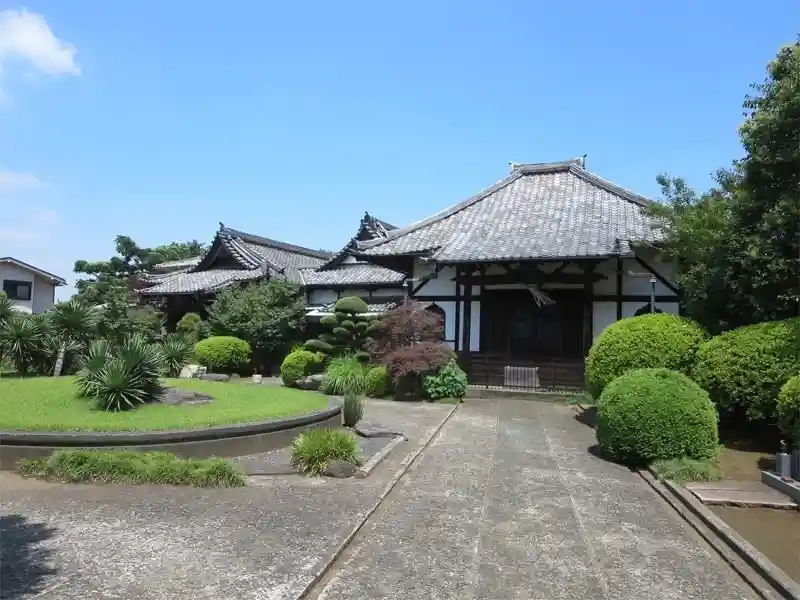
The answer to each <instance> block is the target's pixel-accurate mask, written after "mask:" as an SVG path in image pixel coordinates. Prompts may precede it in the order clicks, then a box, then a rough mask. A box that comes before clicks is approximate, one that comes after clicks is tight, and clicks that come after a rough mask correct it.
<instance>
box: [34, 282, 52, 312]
mask: <svg viewBox="0 0 800 600" xmlns="http://www.w3.org/2000/svg"><path fill="white" fill-rule="evenodd" d="M31 295H32V296H33V312H35V313H40V312H45V311H47V310H50V309H51V308H53V304H54V303H55V297H56V287H55V286H54V285H53V284H52V283H50V282H49V281H47V280H46V279H42V278H41V277H36V278H35V280H34V283H33V294H31Z"/></svg>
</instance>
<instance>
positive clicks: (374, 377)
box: [364, 365, 392, 398]
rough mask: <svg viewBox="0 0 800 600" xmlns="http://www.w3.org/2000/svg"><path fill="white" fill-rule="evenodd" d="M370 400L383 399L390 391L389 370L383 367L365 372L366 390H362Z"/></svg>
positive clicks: (390, 379)
mask: <svg viewBox="0 0 800 600" xmlns="http://www.w3.org/2000/svg"><path fill="white" fill-rule="evenodd" d="M364 391H365V393H366V394H367V396H369V397H370V398H383V397H385V396H388V395H389V394H390V393H391V391H392V376H391V375H389V370H388V369H387V368H386V367H384V366H383V365H378V366H377V367H372V368H371V369H370V370H369V371H367V380H366V389H365V390H364Z"/></svg>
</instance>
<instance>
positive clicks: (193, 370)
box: [178, 365, 206, 379]
mask: <svg viewBox="0 0 800 600" xmlns="http://www.w3.org/2000/svg"><path fill="white" fill-rule="evenodd" d="M205 371H206V368H205V367H203V366H200V365H186V366H185V367H183V368H182V369H181V372H180V375H178V378H179V379H194V378H195V377H198V376H199V375H201V374H203V373H205Z"/></svg>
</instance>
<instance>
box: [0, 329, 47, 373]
mask: <svg viewBox="0 0 800 600" xmlns="http://www.w3.org/2000/svg"><path fill="white" fill-rule="evenodd" d="M42 338H43V325H42V321H41V319H37V318H34V317H33V316H31V315H19V314H16V315H14V316H13V317H11V318H10V319H8V320H7V321H6V322H5V323H3V325H2V327H0V348H2V353H3V356H4V357H5V358H6V359H7V360H9V361H10V362H11V363H12V364H13V365H14V368H15V369H16V370H17V371H19V372H20V373H22V374H23V375H24V374H26V373H28V371H29V370H30V368H31V367H32V366H33V364H34V361H35V359H36V355H37V353H38V352H39V351H40V349H41V344H42Z"/></svg>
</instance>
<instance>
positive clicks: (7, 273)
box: [0, 256, 67, 313]
mask: <svg viewBox="0 0 800 600" xmlns="http://www.w3.org/2000/svg"><path fill="white" fill-rule="evenodd" d="M0 283H2V285H3V287H2V290H3V292H5V294H6V296H8V297H9V298H10V299H11V300H12V302H14V304H15V305H16V306H17V308H18V309H19V310H21V311H23V312H26V313H41V312H44V311H46V310H50V309H51V308H52V307H53V304H55V297H56V287H58V286H60V285H67V282H66V281H64V279H62V278H61V277H59V276H58V275H53V274H52V273H49V272H47V271H45V270H43V269H39V268H37V267H34V266H33V265H29V264H28V263H26V262H23V261H21V260H19V259H17V258H14V257H13V256H3V257H0Z"/></svg>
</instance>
